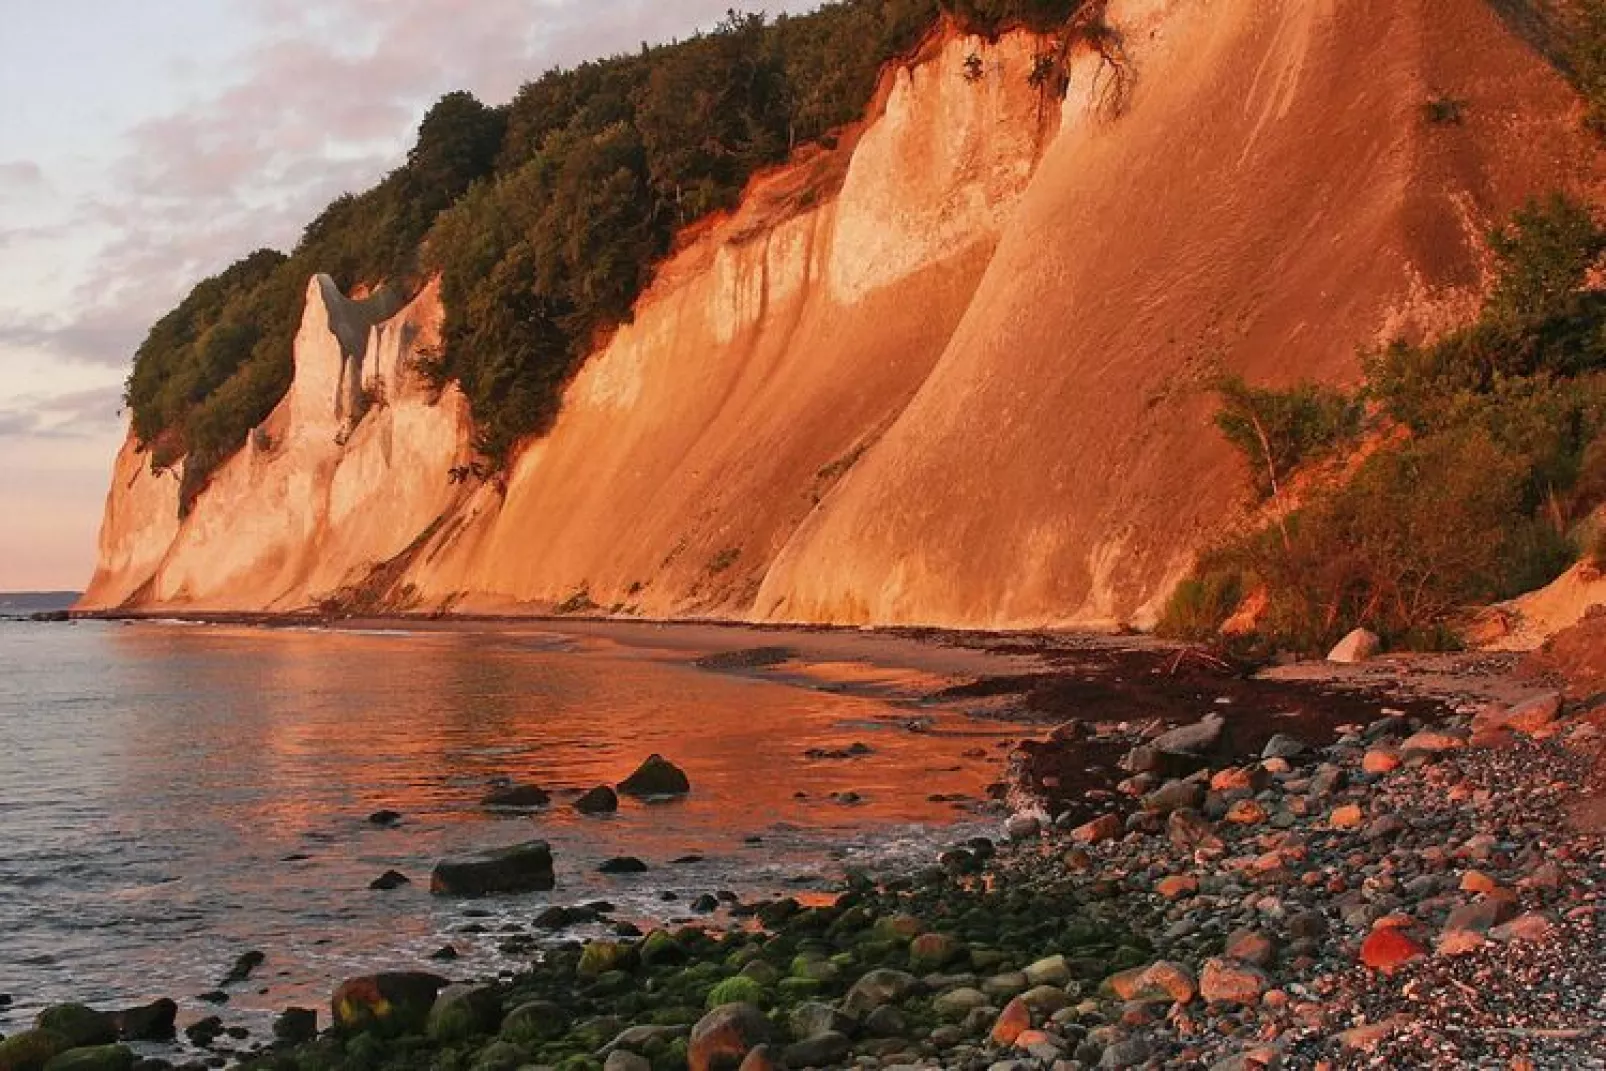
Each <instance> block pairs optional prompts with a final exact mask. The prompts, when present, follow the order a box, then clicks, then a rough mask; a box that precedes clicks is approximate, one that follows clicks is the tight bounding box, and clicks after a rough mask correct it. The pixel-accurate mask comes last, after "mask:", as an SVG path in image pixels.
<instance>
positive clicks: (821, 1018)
mask: <svg viewBox="0 0 1606 1071" xmlns="http://www.w3.org/2000/svg"><path fill="white" fill-rule="evenodd" d="M982 1003H984V1004H985V1003H986V998H985V997H983V998H982ZM934 1006H935V1004H934ZM937 1014H939V1015H941V1014H942V1009H941V1008H937ZM787 1025H789V1026H790V1027H791V1028H792V1036H793V1037H794V1038H797V1039H798V1040H799V1041H801V1040H802V1039H804V1038H811V1037H813V1036H815V1035H816V1034H825V1033H829V1032H831V1031H835V1032H836V1033H838V1034H851V1033H853V1031H854V1029H855V1023H854V1020H853V1019H852V1018H851V1017H850V1016H847V1015H844V1014H842V1013H841V1012H839V1011H837V1010H836V1009H835V1008H833V1007H831V1005H829V1004H822V1003H820V1002H819V1001H807V1002H805V1003H803V1004H799V1005H798V1006H797V1007H795V1008H793V1009H792V1014H791V1017H790V1018H789V1019H788V1020H787Z"/></svg>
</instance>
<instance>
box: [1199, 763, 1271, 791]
mask: <svg viewBox="0 0 1606 1071" xmlns="http://www.w3.org/2000/svg"><path fill="white" fill-rule="evenodd" d="M1270 780H1271V778H1270V777H1269V776H1268V775H1267V773H1266V768H1265V767H1264V766H1260V765H1258V764H1257V765H1254V766H1234V767H1230V768H1228V769H1225V770H1218V771H1216V773H1215V775H1214V776H1213V777H1211V778H1210V791H1212V792H1248V793H1255V792H1260V791H1261V790H1263V789H1264V788H1265V787H1266V785H1267V783H1268V782H1269V781H1270Z"/></svg>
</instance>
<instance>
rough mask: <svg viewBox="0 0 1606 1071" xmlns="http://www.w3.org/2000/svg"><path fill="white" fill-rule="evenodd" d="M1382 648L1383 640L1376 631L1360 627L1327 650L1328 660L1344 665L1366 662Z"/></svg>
mask: <svg viewBox="0 0 1606 1071" xmlns="http://www.w3.org/2000/svg"><path fill="white" fill-rule="evenodd" d="M1382 649H1383V641H1382V640H1381V639H1379V638H1378V636H1377V634H1376V633H1375V632H1368V631H1367V630H1366V629H1364V628H1358V629H1356V630H1355V631H1354V632H1351V633H1350V634H1349V635H1348V636H1345V637H1344V638H1343V639H1341V640H1339V641H1338V646H1336V647H1334V648H1333V649H1332V650H1331V651H1328V652H1327V660H1328V661H1329V662H1338V663H1340V664H1343V665H1354V664H1355V663H1357V662H1365V661H1366V660H1367V659H1369V658H1372V657H1373V656H1375V655H1376V654H1377V653H1378V652H1379V651H1380V650H1382Z"/></svg>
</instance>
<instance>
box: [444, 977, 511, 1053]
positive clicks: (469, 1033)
mask: <svg viewBox="0 0 1606 1071" xmlns="http://www.w3.org/2000/svg"><path fill="white" fill-rule="evenodd" d="M501 1020H502V1000H501V998H500V997H498V996H497V995H496V991H495V990H493V989H491V988H490V987H489V986H483V985H449V986H447V987H446V988H445V989H443V990H441V991H440V994H439V995H438V996H437V997H436V998H435V1003H434V1005H433V1006H432V1007H431V1008H430V1009H429V1020H428V1022H427V1024H426V1028H427V1030H428V1031H429V1036H430V1038H431V1039H433V1040H435V1041H438V1042H442V1043H445V1044H453V1043H456V1042H459V1041H467V1040H468V1039H469V1038H472V1037H478V1036H479V1035H481V1034H494V1033H496V1028H497V1026H498V1025H500V1023H501Z"/></svg>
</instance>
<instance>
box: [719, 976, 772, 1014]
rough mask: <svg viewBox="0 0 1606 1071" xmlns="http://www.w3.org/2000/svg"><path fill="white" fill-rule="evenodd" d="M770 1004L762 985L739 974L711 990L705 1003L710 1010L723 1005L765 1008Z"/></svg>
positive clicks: (767, 994)
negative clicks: (748, 1005) (754, 1005)
mask: <svg viewBox="0 0 1606 1071" xmlns="http://www.w3.org/2000/svg"><path fill="white" fill-rule="evenodd" d="M769 1002H770V998H769V993H768V992H766V991H765V989H764V986H763V985H762V984H761V983H759V982H758V981H757V980H756V979H753V978H749V977H747V976H746V975H743V974H738V975H737V976H736V977H735V978H727V979H725V980H724V981H723V982H720V983H719V984H718V985H716V986H715V987H714V988H713V989H710V990H709V991H708V999H707V1001H705V1002H704V1003H705V1004H706V1006H707V1007H709V1008H717V1007H719V1006H720V1005H722V1004H756V1005H758V1006H760V1007H763V1006H764V1005H767V1004H768V1003H769Z"/></svg>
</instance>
